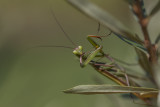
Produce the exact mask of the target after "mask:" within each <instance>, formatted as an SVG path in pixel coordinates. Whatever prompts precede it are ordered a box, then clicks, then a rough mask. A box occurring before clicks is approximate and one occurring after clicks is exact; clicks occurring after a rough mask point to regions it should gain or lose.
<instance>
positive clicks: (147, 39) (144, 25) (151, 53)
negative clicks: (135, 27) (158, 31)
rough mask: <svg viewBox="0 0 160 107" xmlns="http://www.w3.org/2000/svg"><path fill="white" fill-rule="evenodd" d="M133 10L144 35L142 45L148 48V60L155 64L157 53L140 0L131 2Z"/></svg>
mask: <svg viewBox="0 0 160 107" xmlns="http://www.w3.org/2000/svg"><path fill="white" fill-rule="evenodd" d="M133 10H134V12H135V13H136V15H137V17H138V19H139V24H140V26H141V29H142V32H143V36H144V45H145V47H146V48H147V50H148V53H149V62H150V63H151V65H155V64H157V54H156V48H155V45H154V44H152V43H151V40H150V36H149V33H148V29H147V25H148V22H149V20H148V18H147V17H144V16H143V10H142V6H141V0H135V4H133Z"/></svg>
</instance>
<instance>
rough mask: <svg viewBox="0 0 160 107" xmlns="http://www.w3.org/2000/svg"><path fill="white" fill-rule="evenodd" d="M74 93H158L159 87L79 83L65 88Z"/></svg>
mask: <svg viewBox="0 0 160 107" xmlns="http://www.w3.org/2000/svg"><path fill="white" fill-rule="evenodd" d="M64 92H65V93H73V94H111V93H145V92H148V93H157V94H158V90H157V89H153V88H145V87H129V86H120V85H79V86H76V87H73V88H71V89H68V90H65V91H64Z"/></svg>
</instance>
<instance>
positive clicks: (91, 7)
mask: <svg viewBox="0 0 160 107" xmlns="http://www.w3.org/2000/svg"><path fill="white" fill-rule="evenodd" d="M67 1H68V2H69V3H71V4H72V5H73V6H75V7H76V8H78V9H79V10H80V11H82V12H83V13H85V14H86V15H88V16H90V17H92V18H93V19H95V20H97V21H98V22H100V23H102V24H103V25H105V26H106V27H108V28H109V29H110V30H111V31H112V32H114V34H117V35H120V36H123V37H127V38H129V39H130V40H133V41H136V42H138V43H139V41H138V40H137V39H136V38H135V36H134V34H132V33H130V30H129V29H128V28H127V27H126V26H124V25H123V24H122V23H121V22H120V21H118V20H117V19H116V18H115V17H113V16H112V15H111V14H109V13H108V12H106V11H104V10H102V9H101V8H99V7H98V6H96V5H95V4H93V3H91V2H89V1H88V0H67Z"/></svg>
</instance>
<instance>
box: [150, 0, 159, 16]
mask: <svg viewBox="0 0 160 107" xmlns="http://www.w3.org/2000/svg"><path fill="white" fill-rule="evenodd" d="M159 10H160V0H158V3H157V4H156V6H155V7H154V8H153V9H152V11H151V12H150V16H153V15H155V14H156V13H157V12H158V11H159Z"/></svg>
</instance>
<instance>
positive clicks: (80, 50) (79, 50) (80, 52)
mask: <svg viewBox="0 0 160 107" xmlns="http://www.w3.org/2000/svg"><path fill="white" fill-rule="evenodd" d="M73 54H75V55H82V54H83V52H82V46H78V47H77V48H75V49H74V50H73Z"/></svg>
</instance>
